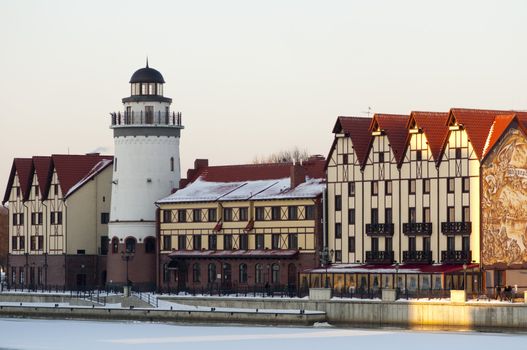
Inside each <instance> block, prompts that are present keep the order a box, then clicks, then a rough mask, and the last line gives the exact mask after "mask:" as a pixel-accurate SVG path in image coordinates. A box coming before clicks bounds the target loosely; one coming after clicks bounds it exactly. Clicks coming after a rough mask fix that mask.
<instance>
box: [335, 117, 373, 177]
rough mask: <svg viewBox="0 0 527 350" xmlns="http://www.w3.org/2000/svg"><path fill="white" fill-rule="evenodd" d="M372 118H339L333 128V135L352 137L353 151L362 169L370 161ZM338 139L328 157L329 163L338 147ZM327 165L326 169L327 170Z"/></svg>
mask: <svg viewBox="0 0 527 350" xmlns="http://www.w3.org/2000/svg"><path fill="white" fill-rule="evenodd" d="M371 121H372V118H370V117H344V116H341V117H338V118H337V121H336V122H335V126H334V127H333V133H334V134H338V133H344V134H346V135H347V136H349V137H350V139H351V143H352V145H353V149H354V151H355V154H356V156H357V158H358V159H359V163H360V165H361V167H364V166H365V165H366V160H367V159H368V152H369V150H370V144H371V140H372V136H371V132H370V131H369V129H370V124H371ZM336 140H337V139H336V138H335V140H334V141H333V145H332V146H331V150H330V153H329V155H328V159H327V162H329V160H330V159H331V155H332V153H333V150H334V149H335V146H336ZM327 164H328V163H326V165H325V167H326V168H327Z"/></svg>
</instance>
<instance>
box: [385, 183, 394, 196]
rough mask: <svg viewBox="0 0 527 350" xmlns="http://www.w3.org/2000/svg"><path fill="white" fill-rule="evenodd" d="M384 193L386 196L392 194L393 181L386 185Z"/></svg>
mask: <svg viewBox="0 0 527 350" xmlns="http://www.w3.org/2000/svg"><path fill="white" fill-rule="evenodd" d="M384 192H385V194H386V195H391V194H392V181H391V180H388V181H386V182H385V183H384Z"/></svg>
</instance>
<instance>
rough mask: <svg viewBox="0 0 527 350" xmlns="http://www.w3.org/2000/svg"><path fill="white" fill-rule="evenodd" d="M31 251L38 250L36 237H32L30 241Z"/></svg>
mask: <svg viewBox="0 0 527 350" xmlns="http://www.w3.org/2000/svg"><path fill="white" fill-rule="evenodd" d="M29 249H30V250H36V249H37V237H36V236H31V239H30V241H29Z"/></svg>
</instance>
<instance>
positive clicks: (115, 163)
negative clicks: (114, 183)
mask: <svg viewBox="0 0 527 350" xmlns="http://www.w3.org/2000/svg"><path fill="white" fill-rule="evenodd" d="M113 171H115V172H116V171H117V158H115V159H114V160H113ZM55 193H57V192H55Z"/></svg>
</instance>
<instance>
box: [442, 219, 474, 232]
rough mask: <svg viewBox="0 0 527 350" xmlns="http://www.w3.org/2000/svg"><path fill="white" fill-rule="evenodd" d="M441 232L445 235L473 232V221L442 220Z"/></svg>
mask: <svg viewBox="0 0 527 350" xmlns="http://www.w3.org/2000/svg"><path fill="white" fill-rule="evenodd" d="M441 232H442V233H443V234H445V235H470V233H471V232H472V223H471V222H462V221H458V222H442V223H441Z"/></svg>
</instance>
